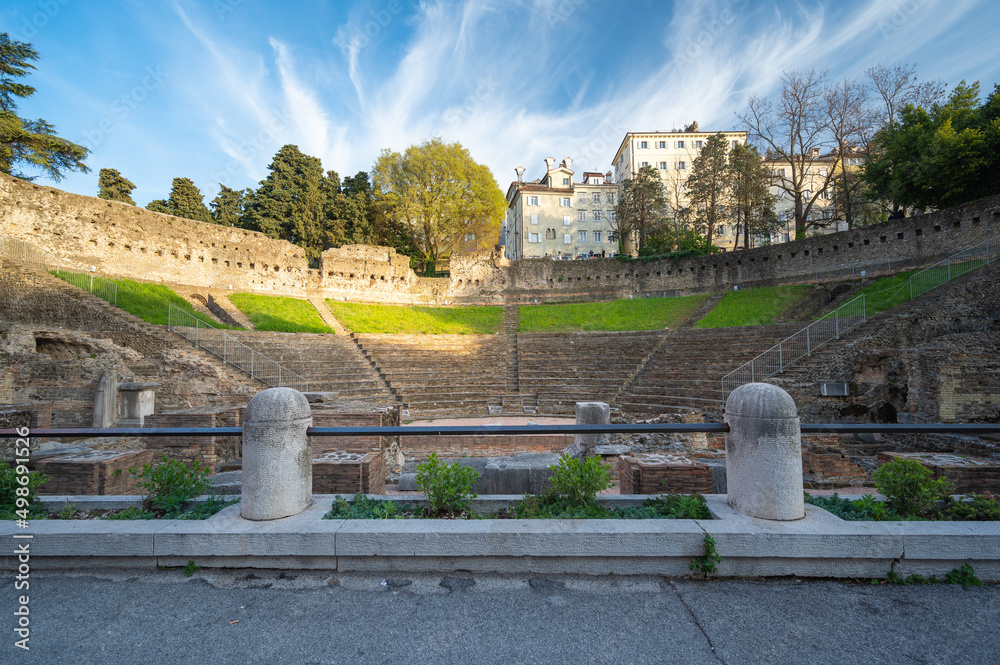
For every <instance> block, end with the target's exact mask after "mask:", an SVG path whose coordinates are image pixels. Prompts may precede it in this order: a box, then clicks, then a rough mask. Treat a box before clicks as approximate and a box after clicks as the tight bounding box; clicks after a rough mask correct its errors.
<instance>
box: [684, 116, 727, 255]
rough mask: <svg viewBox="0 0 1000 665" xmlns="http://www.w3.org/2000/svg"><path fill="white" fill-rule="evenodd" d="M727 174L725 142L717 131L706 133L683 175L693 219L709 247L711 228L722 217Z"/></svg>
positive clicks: (724, 207) (712, 234)
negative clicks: (686, 172)
mask: <svg viewBox="0 0 1000 665" xmlns="http://www.w3.org/2000/svg"><path fill="white" fill-rule="evenodd" d="M729 176H730V173H729V142H728V141H727V140H726V137H725V136H724V135H723V134H722V133H721V132H720V133H718V134H714V135H712V136H710V137H708V140H707V141H706V142H705V147H704V148H702V150H701V154H700V155H698V157H697V158H696V159H695V160H694V163H693V164H692V166H691V175H690V176H688V179H687V190H688V197H689V199H690V201H691V208H692V210H693V212H694V215H695V223H696V224H697V225H698V226H699V227H701V228H702V229H703V230H704V232H705V247H706V249H709V250H710V249H711V247H712V238H713V237H714V236H715V228H716V226H718V224H719V222H720V221H721V220H722V219H724V217H725V209H726V205H727V203H728V191H727V187H728V184H729V182H728V180H729Z"/></svg>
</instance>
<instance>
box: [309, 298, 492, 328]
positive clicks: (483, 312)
mask: <svg viewBox="0 0 1000 665" xmlns="http://www.w3.org/2000/svg"><path fill="white" fill-rule="evenodd" d="M326 302H327V304H328V305H329V306H330V311H331V312H333V315H334V316H335V317H337V319H338V320H339V321H340V322H341V323H343V324H344V325H345V326H346V327H347V328H348V329H350V330H352V331H353V332H356V333H366V334H379V333H381V334H386V333H388V334H411V335H491V334H493V333H497V332H500V327H501V326H502V325H503V310H502V309H501V308H500V307H402V306H398V305H366V304H361V303H345V302H338V301H335V300H327V301H326Z"/></svg>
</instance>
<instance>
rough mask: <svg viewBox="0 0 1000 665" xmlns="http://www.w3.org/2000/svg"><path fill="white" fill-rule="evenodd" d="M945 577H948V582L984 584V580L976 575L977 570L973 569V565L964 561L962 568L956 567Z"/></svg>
mask: <svg viewBox="0 0 1000 665" xmlns="http://www.w3.org/2000/svg"><path fill="white" fill-rule="evenodd" d="M945 577H946V578H947V579H948V584H961V585H963V586H983V582H982V580H980V579H979V578H978V577H976V572H975V571H974V570H972V566H970V565H969V564H967V563H963V564H962V566H961V567H960V568H956V569H955V570H953V571H951V572H950V573H947V575H946V576H945Z"/></svg>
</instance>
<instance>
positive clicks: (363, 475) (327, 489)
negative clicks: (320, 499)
mask: <svg viewBox="0 0 1000 665" xmlns="http://www.w3.org/2000/svg"><path fill="white" fill-rule="evenodd" d="M312 476H313V494H357V493H358V492H362V493H364V494H385V456H384V455H383V454H382V453H381V452H372V453H364V454H361V453H338V452H326V453H321V454H320V455H314V456H313V469H312Z"/></svg>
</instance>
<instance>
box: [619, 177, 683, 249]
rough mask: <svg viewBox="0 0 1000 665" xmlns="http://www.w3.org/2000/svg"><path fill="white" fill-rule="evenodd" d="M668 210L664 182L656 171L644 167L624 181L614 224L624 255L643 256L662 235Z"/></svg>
mask: <svg viewBox="0 0 1000 665" xmlns="http://www.w3.org/2000/svg"><path fill="white" fill-rule="evenodd" d="M668 210H669V206H668V205H667V195H666V193H665V192H664V190H663V182H662V181H661V180H660V174H659V173H658V172H657V170H656V169H655V168H654V167H652V166H643V167H641V168H640V169H639V170H638V171H636V173H635V175H634V176H632V177H631V178H626V179H625V180H623V181H622V184H621V192H620V194H619V196H618V203H617V204H616V205H615V218H614V220H612V222H611V228H612V229H613V230H614V234H615V237H616V238H617V239H618V248H619V251H620V253H622V254H625V255H628V256H635V255H636V254H642V253H643V252H644V251H645V250H646V249H647V247H646V245H647V243H648V242H649V240H650V239H651V238H653V237H656V236H659V235H660V233H661V231H662V229H663V227H664V224H665V222H666V219H667V213H668Z"/></svg>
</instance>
